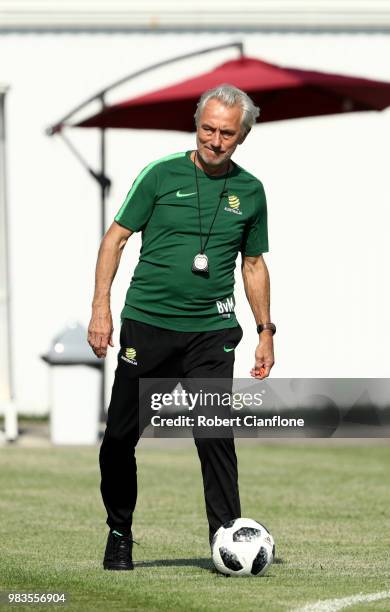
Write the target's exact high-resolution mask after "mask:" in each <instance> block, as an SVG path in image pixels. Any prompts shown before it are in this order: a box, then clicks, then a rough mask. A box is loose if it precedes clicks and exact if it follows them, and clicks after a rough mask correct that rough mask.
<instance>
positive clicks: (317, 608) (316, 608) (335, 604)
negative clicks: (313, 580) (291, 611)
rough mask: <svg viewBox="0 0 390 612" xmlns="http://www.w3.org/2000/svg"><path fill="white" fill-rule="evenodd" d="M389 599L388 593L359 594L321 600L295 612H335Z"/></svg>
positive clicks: (389, 594)
mask: <svg viewBox="0 0 390 612" xmlns="http://www.w3.org/2000/svg"><path fill="white" fill-rule="evenodd" d="M389 598H390V591H381V592H380V593H371V594H369V595H364V594H363V593H359V594H358V595H352V596H351V597H343V598H342V599H323V600H322V601H317V602H316V603H314V604H308V605H307V606H304V607H303V608H296V610H295V612H336V611H337V610H343V609H344V608H348V607H349V606H353V605H354V604H360V603H369V602H371V601H378V600H379V599H389Z"/></svg>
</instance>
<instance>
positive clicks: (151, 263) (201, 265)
mask: <svg viewBox="0 0 390 612" xmlns="http://www.w3.org/2000/svg"><path fill="white" fill-rule="evenodd" d="M258 114H259V109H258V108H257V107H256V106H254V104H253V102H252V101H251V99H250V98H249V97H248V96H247V95H246V94H245V93H244V92H243V91H241V90H239V89H236V88H234V87H232V86H230V85H222V86H220V87H217V88H215V89H213V90H209V91H207V92H205V93H204V94H203V95H202V97H201V99H200V101H199V103H198V107H197V111H196V114H195V122H196V130H197V131H196V150H195V151H188V152H184V153H178V154H174V155H170V156H168V157H165V158H163V159H160V160H158V161H156V162H153V163H151V164H150V165H149V166H147V167H146V168H145V169H144V170H143V171H142V172H141V173H140V175H139V176H138V177H137V179H136V180H135V182H134V183H133V186H132V187H131V189H130V191H129V193H128V195H127V197H126V199H125V201H124V203H123V205H122V207H121V209H120V210H119V212H118V214H117V215H116V216H115V221H114V222H113V223H112V225H111V227H110V228H109V229H108V231H107V232H106V234H105V236H104V238H103V240H102V242H101V245H100V249H99V255H98V260H97V265H96V286H95V294H94V298H93V304H92V318H91V322H90V324H89V328H88V341H89V344H90V346H91V347H92V349H93V351H94V352H95V354H96V355H97V356H98V357H102V358H103V357H105V356H106V353H107V347H108V346H113V341H112V333H113V323H112V316H111V311H110V288H111V284H112V281H113V279H114V276H115V273H116V270H117V268H118V265H119V262H120V258H121V254H122V251H123V248H124V247H125V245H126V242H127V240H128V238H129V237H130V236H131V234H132V233H133V232H137V231H142V248H141V252H140V259H139V263H138V265H137V267H136V269H135V272H134V276H133V278H132V280H131V284H130V287H129V289H128V292H127V295H126V301H125V306H124V308H123V310H122V313H121V319H122V325H121V331H120V345H121V348H120V351H119V353H118V366H117V368H116V371H115V380H114V384H113V388H112V396H111V402H110V406H109V409H108V417H107V427H106V431H105V435H104V439H103V442H102V446H101V449H100V469H101V477H102V480H101V493H102V498H103V502H104V505H105V507H106V510H107V524H108V526H109V527H110V532H109V535H108V540H107V546H106V551H105V556H104V561H103V566H104V568H105V569H111V570H130V569H133V563H132V532H131V526H132V517H133V512H134V508H135V504H136V497H137V478H136V461H135V454H134V450H135V446H136V444H137V442H138V439H139V436H140V435H141V433H142V429H143V427H144V426H145V424H146V423H145V422H143V420H142V417H141V416H140V415H139V413H138V408H139V403H138V391H139V387H138V381H139V378H140V377H152V378H175V377H180V376H181V377H184V378H192V379H195V378H196V379H198V378H213V377H214V378H223V379H225V378H226V379H232V376H233V365H234V348H235V347H236V346H237V344H238V343H239V341H240V340H241V337H242V330H241V327H240V326H239V324H238V322H237V319H236V316H235V314H234V296H233V285H234V268H235V261H236V257H237V254H238V252H239V251H241V253H242V274H243V280H244V287H245V291H246V295H247V298H248V300H249V303H250V305H251V308H252V311H253V314H254V317H255V320H256V324H257V332H258V333H259V343H258V346H257V348H256V352H255V364H254V367H253V368H252V370H251V376H253V377H255V378H260V379H262V378H265V377H267V376H268V375H269V372H270V369H271V367H272V366H273V363H274V356H273V334H274V333H275V329H276V328H275V326H274V325H273V323H271V319H270V311H269V274H268V270H267V267H266V264H265V262H264V260H263V257H262V253H264V252H266V251H268V237H267V208H266V199H265V194H264V189H263V186H262V184H261V182H260V181H259V180H258V179H256V178H255V177H254V176H252V175H251V174H249V173H248V172H246V171H245V170H244V169H243V168H241V167H240V166H238V165H237V164H235V163H234V162H232V161H231V157H232V155H233V153H234V151H235V149H236V147H237V146H238V145H240V144H242V143H243V142H244V140H245V138H246V137H247V135H248V133H249V131H250V129H251V127H252V125H253V124H254V123H255V121H256V117H257V116H258ZM195 443H196V446H197V450H198V455H199V458H200V462H201V468H202V476H203V484H204V494H205V502H206V512H207V518H208V522H209V537H210V542H211V539H212V536H213V534H214V533H215V531H216V530H217V529H218V528H219V527H220V525H222V524H223V523H225V522H227V521H228V520H231V519H233V518H237V517H239V516H240V513H241V509H240V499H239V492H238V477H237V459H236V454H235V448H234V439H233V438H232V437H230V438H224V437H222V438H201V437H196V436H195Z"/></svg>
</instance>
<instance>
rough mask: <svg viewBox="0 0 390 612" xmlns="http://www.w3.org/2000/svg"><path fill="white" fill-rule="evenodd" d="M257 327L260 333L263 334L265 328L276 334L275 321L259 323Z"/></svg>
mask: <svg viewBox="0 0 390 612" xmlns="http://www.w3.org/2000/svg"><path fill="white" fill-rule="evenodd" d="M256 329H257V333H258V334H261V332H262V331H264V330H265V329H269V330H270V331H272V335H274V333H275V332H276V325H275V324H274V323H259V325H258V326H257V328H256Z"/></svg>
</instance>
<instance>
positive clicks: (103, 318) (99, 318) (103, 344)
mask: <svg viewBox="0 0 390 612" xmlns="http://www.w3.org/2000/svg"><path fill="white" fill-rule="evenodd" d="M113 331H114V328H113V326H112V316H111V310H110V308H94V309H93V310H92V317H91V321H90V323H89V326H88V344H89V345H90V347H91V348H92V350H93V352H94V353H95V355H96V356H97V357H105V356H106V355H107V346H108V345H109V346H114V343H113V341H112V333H113Z"/></svg>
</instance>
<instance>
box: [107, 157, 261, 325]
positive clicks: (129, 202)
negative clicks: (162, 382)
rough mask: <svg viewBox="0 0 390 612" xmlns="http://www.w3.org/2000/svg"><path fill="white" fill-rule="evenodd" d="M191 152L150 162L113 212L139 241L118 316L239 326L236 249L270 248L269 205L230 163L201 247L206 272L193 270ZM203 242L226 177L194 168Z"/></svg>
mask: <svg viewBox="0 0 390 612" xmlns="http://www.w3.org/2000/svg"><path fill="white" fill-rule="evenodd" d="M190 153H191V152H190V151H187V152H184V153H176V154H174V155H169V156H167V157H164V158H162V159H159V160H158V161H155V162H153V163H151V164H149V165H148V166H147V167H146V168H145V169H144V170H143V171H142V172H141V173H140V174H139V176H138V177H137V179H136V180H135V181H134V183H133V185H132V187H131V189H130V191H129V193H128V194H127V197H126V199H125V201H124V203H123V205H122V207H121V209H120V210H119V212H118V214H117V215H116V216H115V221H116V222H117V223H119V224H120V225H123V226H124V227H126V228H128V229H130V230H132V231H133V232H138V231H142V247H141V252H140V258H139V262H138V264H137V266H136V268H135V271H134V275H133V278H132V280H131V283H130V287H129V289H128V291H127V294H126V302H125V306H124V308H123V310H122V312H121V318H122V319H124V318H129V319H135V320H136V321H141V322H143V323H148V324H150V325H155V326H157V327H163V328H166V329H172V330H178V331H211V330H216V329H223V328H227V327H236V326H237V324H238V323H237V319H236V316H235V314H234V305H235V302H234V295H233V288H234V269H235V265H236V258H237V254H238V252H239V251H241V252H242V253H243V254H244V255H250V256H255V255H260V254H261V253H264V252H266V251H268V235H267V204H266V198H265V193H264V189H263V185H262V183H261V182H260V181H259V180H258V179H257V178H255V177H254V176H252V175H251V174H249V172H246V170H244V169H243V168H241V167H240V166H238V165H237V164H235V163H234V164H233V169H232V170H231V171H230V173H229V174H228V177H227V181H226V187H225V192H226V195H224V197H222V200H221V203H220V206H219V209H218V213H217V216H216V218H215V221H214V225H213V228H212V231H211V235H210V238H209V241H208V243H207V246H206V249H205V253H206V255H207V256H208V260H209V275H208V276H207V275H205V274H202V273H198V274H194V272H192V269H191V268H192V262H193V259H194V257H195V255H196V254H198V253H199V251H200V238H199V212H198V200H197V187H196V179H195V166H194V163H193V162H192V160H191V159H190ZM197 174H198V184H199V196H200V214H201V222H202V233H203V241H202V244H204V242H205V239H206V236H207V234H208V231H209V228H210V225H211V222H212V220H213V217H214V214H215V210H216V207H217V206H218V201H219V197H220V193H221V191H222V189H223V185H224V180H225V176H224V175H222V176H218V177H213V176H210V175H208V174H206V173H205V172H203V171H202V170H201V169H200V168H197Z"/></svg>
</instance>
